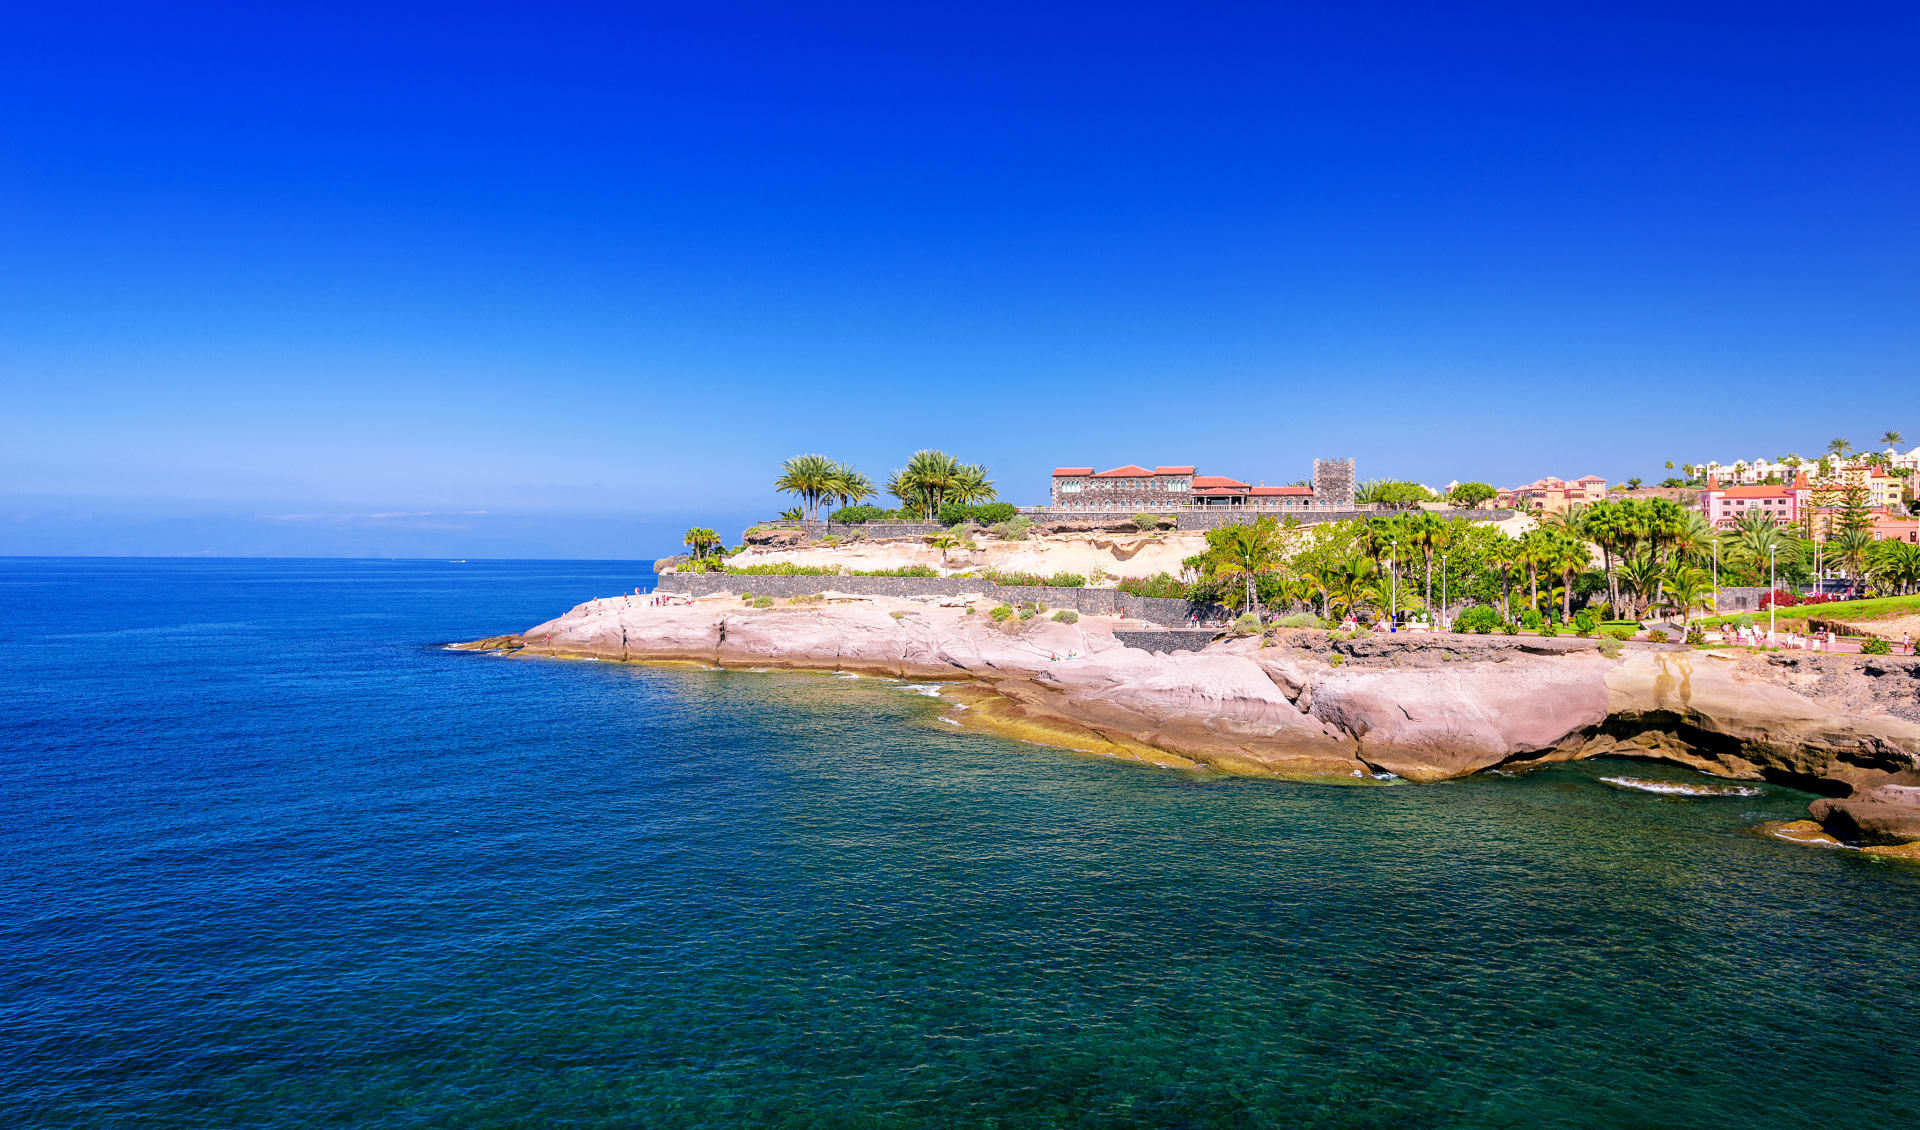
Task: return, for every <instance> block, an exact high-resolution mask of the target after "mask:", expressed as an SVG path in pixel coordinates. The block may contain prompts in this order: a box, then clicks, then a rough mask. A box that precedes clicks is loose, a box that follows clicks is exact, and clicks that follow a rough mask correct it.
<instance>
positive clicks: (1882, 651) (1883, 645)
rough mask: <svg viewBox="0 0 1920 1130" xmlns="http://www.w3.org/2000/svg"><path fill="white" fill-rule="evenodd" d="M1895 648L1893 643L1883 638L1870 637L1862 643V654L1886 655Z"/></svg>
mask: <svg viewBox="0 0 1920 1130" xmlns="http://www.w3.org/2000/svg"><path fill="white" fill-rule="evenodd" d="M1892 650H1893V647H1892V645H1890V644H1888V643H1887V641H1886V640H1883V639H1878V638H1875V639H1870V640H1867V641H1866V642H1865V643H1862V644H1861V645H1860V654H1862V655H1886V654H1888V653H1889V652H1891V651H1892Z"/></svg>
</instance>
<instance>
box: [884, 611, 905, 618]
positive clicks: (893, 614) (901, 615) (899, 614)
mask: <svg viewBox="0 0 1920 1130" xmlns="http://www.w3.org/2000/svg"><path fill="white" fill-rule="evenodd" d="M887 615H889V616H891V617H893V618H894V619H895V620H905V619H906V618H907V614H906V613H905V612H889V613H887Z"/></svg>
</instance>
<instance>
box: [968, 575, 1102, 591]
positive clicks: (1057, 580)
mask: <svg viewBox="0 0 1920 1130" xmlns="http://www.w3.org/2000/svg"><path fill="white" fill-rule="evenodd" d="M986 579H987V580H989V581H992V582H993V583H994V584H996V585H1003V586H1006V587H1009V588H1041V587H1051V588H1056V589H1078V588H1085V587H1086V584H1087V579H1086V578H1085V577H1083V576H1081V575H1080V574H1078V573H1055V574H1054V575H1053V576H1051V577H1043V576H1041V575H1040V574H1038V573H988V574H986Z"/></svg>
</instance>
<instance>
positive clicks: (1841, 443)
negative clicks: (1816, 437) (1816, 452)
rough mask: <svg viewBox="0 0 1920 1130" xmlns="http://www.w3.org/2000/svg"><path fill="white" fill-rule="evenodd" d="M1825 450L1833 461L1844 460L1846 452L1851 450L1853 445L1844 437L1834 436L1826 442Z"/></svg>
mask: <svg viewBox="0 0 1920 1130" xmlns="http://www.w3.org/2000/svg"><path fill="white" fill-rule="evenodd" d="M1827 450H1828V451H1829V452H1831V453H1832V454H1833V457H1834V459H1836V460H1839V459H1845V458H1846V457H1847V452H1849V451H1852V450H1853V443H1852V442H1851V441H1850V440H1848V439H1846V438H1845V437H1844V436H1835V437H1834V438H1833V439H1830V440H1828V441H1827Z"/></svg>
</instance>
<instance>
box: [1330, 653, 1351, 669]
mask: <svg viewBox="0 0 1920 1130" xmlns="http://www.w3.org/2000/svg"><path fill="white" fill-rule="evenodd" d="M1346 661H1347V657H1346V656H1344V655H1342V654H1340V653H1339V652H1337V651H1336V652H1334V653H1333V654H1332V655H1329V656H1327V662H1328V663H1331V664H1332V665H1333V666H1335V667H1338V666H1340V665H1341V664H1342V663H1345V662H1346Z"/></svg>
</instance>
